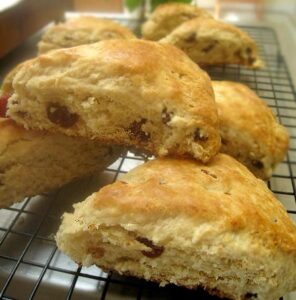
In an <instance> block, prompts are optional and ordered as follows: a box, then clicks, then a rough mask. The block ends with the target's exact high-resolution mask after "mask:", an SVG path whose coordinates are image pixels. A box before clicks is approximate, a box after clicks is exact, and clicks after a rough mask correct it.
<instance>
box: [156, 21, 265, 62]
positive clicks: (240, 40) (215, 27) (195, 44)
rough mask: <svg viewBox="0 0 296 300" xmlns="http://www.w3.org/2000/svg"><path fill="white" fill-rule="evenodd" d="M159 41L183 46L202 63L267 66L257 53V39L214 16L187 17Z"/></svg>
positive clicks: (185, 50)
mask: <svg viewBox="0 0 296 300" xmlns="http://www.w3.org/2000/svg"><path fill="white" fill-rule="evenodd" d="M160 42H161V43H168V44H172V45H174V46H176V47H178V48H180V49H181V50H183V51H184V52H185V53H186V54H187V55H188V56H189V57H190V58H191V59H192V60H193V61H195V62H196V63H197V64H199V65H204V66H207V65H223V64H239V65H244V66H248V67H250V68H261V67H263V66H264V65H263V62H262V61H261V60H260V59H259V57H258V53H257V52H258V50H257V46H256V43H255V41H254V40H253V39H252V38H251V37H250V36H249V35H248V34H247V33H246V32H244V31H242V30H241V29H239V28H237V27H235V26H233V25H230V24H226V23H224V22H222V21H218V20H215V19H210V18H195V19H192V20H189V21H186V22H184V23H182V24H181V25H180V26H178V27H177V28H176V29H175V30H174V31H172V32H171V33H170V34H169V35H167V36H166V37H164V38H163V39H161V40H160Z"/></svg>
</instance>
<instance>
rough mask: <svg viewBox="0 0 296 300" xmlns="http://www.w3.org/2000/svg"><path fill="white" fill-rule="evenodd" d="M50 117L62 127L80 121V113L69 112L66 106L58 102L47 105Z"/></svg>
mask: <svg viewBox="0 0 296 300" xmlns="http://www.w3.org/2000/svg"><path fill="white" fill-rule="evenodd" d="M47 117H48V119H49V120H50V121H51V122H52V123H54V124H57V125H59V126H61V127H64V128H69V127H71V126H73V125H74V124H75V123H76V122H77V121H78V118H79V117H78V115H77V114H75V113H71V112H69V110H68V108H67V107H66V106H63V105H60V104H58V103H52V104H50V105H49V106H48V107H47Z"/></svg>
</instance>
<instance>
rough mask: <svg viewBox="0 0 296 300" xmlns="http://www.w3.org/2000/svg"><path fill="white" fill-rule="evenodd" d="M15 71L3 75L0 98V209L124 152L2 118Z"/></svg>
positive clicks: (99, 168) (85, 173) (97, 167)
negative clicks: (36, 129) (26, 127)
mask: <svg viewBox="0 0 296 300" xmlns="http://www.w3.org/2000/svg"><path fill="white" fill-rule="evenodd" d="M18 68H19V66H18V67H16V68H15V69H13V70H12V71H11V72H10V73H9V74H8V75H7V76H6V78H5V80H4V83H3V86H2V95H1V97H0V207H6V206H9V205H11V204H13V203H16V202H18V201H21V200H23V199H24V198H25V197H27V196H34V195H38V194H40V193H45V192H48V191H51V190H53V189H56V188H58V187H61V186H62V185H64V184H66V183H68V182H70V181H72V180H74V179H77V178H81V177H84V176H89V175H91V174H94V173H96V172H99V171H102V170H103V169H104V168H105V167H107V166H108V165H110V164H111V163H112V162H113V161H115V160H116V159H117V158H118V156H119V155H120V154H121V153H122V152H123V150H121V149H120V148H119V147H111V146H104V145H103V144H101V143H99V142H96V141H89V140H86V139H83V138H73V137H68V136H65V135H63V134H59V133H48V132H47V133H46V132H41V131H33V130H25V129H24V128H22V127H21V126H19V125H17V124H16V123H15V122H14V121H13V120H11V119H8V118H4V116H5V111H6V100H7V98H8V97H9V95H10V94H11V92H12V91H13V90H12V87H11V82H12V79H13V77H14V74H15V73H16V70H17V69H18ZM0 94H1V92H0Z"/></svg>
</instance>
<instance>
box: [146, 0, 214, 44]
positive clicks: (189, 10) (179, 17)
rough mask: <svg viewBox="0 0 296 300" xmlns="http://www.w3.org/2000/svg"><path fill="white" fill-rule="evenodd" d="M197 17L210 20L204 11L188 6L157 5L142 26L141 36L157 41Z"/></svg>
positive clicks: (173, 4)
mask: <svg viewBox="0 0 296 300" xmlns="http://www.w3.org/2000/svg"><path fill="white" fill-rule="evenodd" d="M197 17H202V18H212V16H211V15H210V14H209V13H208V12H207V11H206V10H204V9H202V8H199V7H196V6H193V5H189V4H184V3H174V2H173V3H165V4H162V5H159V6H157V8H156V9H155V10H154V12H153V13H152V15H151V16H150V17H149V19H148V20H147V21H146V22H145V23H144V24H143V26H142V36H143V38H144V39H147V40H152V41H158V40H160V39H162V38H163V37H165V36H167V35H168V34H169V33H171V32H172V31H173V30H174V29H175V28H176V27H178V26H179V25H180V24H182V23H183V22H185V21H188V20H191V19H193V18H197Z"/></svg>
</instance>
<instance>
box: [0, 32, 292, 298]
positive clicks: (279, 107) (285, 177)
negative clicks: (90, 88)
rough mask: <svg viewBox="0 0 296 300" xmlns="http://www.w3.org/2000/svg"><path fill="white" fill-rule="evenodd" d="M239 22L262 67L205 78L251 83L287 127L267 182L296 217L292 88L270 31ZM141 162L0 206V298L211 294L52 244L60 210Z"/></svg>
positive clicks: (121, 163)
mask: <svg viewBox="0 0 296 300" xmlns="http://www.w3.org/2000/svg"><path fill="white" fill-rule="evenodd" d="M243 29H244V30H246V31H248V32H249V34H250V35H251V36H252V37H253V38H254V39H255V40H256V41H257V43H258V45H260V48H261V56H262V58H263V59H264V61H265V63H266V68H265V69H263V70H256V71H255V70H249V69H245V68H242V67H239V66H227V67H212V68H209V69H207V71H208V72H209V74H210V76H211V78H212V79H216V80H233V81H240V82H243V83H245V84H247V85H248V86H250V87H251V88H252V89H254V90H255V91H256V92H257V94H258V95H259V96H260V97H261V98H263V99H265V100H266V101H267V103H268V104H269V106H270V107H271V108H272V109H273V111H274V113H275V114H276V115H277V117H278V119H279V121H280V122H281V123H282V124H284V125H285V126H286V127H287V128H288V130H289V131H290V139H291V142H290V149H289V153H288V155H287V157H286V159H285V161H284V162H283V163H281V164H280V165H279V166H278V167H277V168H276V170H275V172H274V175H273V177H272V179H271V180H270V181H269V182H268V186H269V187H270V188H271V190H272V191H273V192H274V193H275V194H276V196H277V198H278V199H279V200H280V201H281V202H282V203H283V204H284V205H285V206H286V208H287V211H288V213H289V215H290V216H291V217H292V218H293V219H294V221H296V201H295V195H296V193H295V191H296V190H295V179H296V102H295V90H294V87H293V85H292V81H291V77H290V75H289V72H288V70H287V66H286V63H285V61H284V59H283V58H282V56H281V54H280V47H279V43H278V40H277V37H276V35H275V33H274V31H273V30H272V29H270V28H261V27H243ZM143 161H144V159H143V157H141V156H136V155H134V154H132V153H130V152H128V153H127V155H124V156H122V157H120V158H119V159H118V160H117V161H116V162H115V163H114V164H112V165H111V166H110V167H109V168H107V169H106V170H105V172H104V173H103V174H102V175H100V176H99V177H92V178H87V179H84V180H82V181H79V182H76V183H74V184H70V185H67V186H66V187H64V188H63V189H61V190H59V191H57V192H56V193H54V194H50V195H43V196H37V197H33V198H27V199H25V200H24V201H23V202H22V203H20V204H16V205H13V206H12V207H10V208H6V209H2V210H0V299H6V300H8V299H74V300H75V299H82V298H83V299H101V300H103V299H116V300H117V299H137V300H139V299H153V298H154V299H181V298H183V299H216V298H215V297H211V296H208V295H207V294H206V293H204V292H203V291H202V290H198V291H189V290H186V289H183V288H178V287H175V286H169V287H166V288H159V287H158V286H157V285H156V284H153V283H147V282H144V281H142V280H138V279H134V278H128V277H122V276H119V275H116V274H114V273H113V274H112V273H110V274H107V273H104V272H103V271H101V270H100V269H98V268H96V267H91V268H84V267H81V266H78V265H76V264H75V263H74V262H72V261H71V260H70V259H69V258H67V257H66V256H64V255H63V254H62V253H60V252H59V251H58V250H57V248H56V245H55V242H54V236H53V235H54V233H55V232H56V230H57V228H58V225H59V223H60V220H59V218H60V216H61V214H62V213H63V212H64V211H67V210H68V211H69V210H70V207H71V205H72V203H75V202H77V201H80V200H82V199H84V198H85V197H86V196H87V195H88V194H90V193H91V192H92V191H95V190H97V189H98V188H99V187H100V186H103V185H105V184H107V183H111V182H113V181H115V180H116V179H117V178H118V177H120V176H121V175H122V174H124V173H126V172H127V171H129V170H130V169H132V168H133V167H135V166H137V165H139V164H141V163H143ZM49 198H50V199H49Z"/></svg>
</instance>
